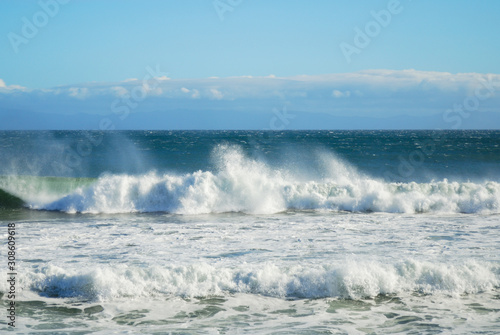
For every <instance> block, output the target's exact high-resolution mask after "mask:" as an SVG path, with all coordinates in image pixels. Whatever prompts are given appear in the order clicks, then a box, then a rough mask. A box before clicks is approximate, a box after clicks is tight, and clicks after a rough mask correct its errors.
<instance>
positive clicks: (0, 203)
mask: <svg viewBox="0 0 500 335" xmlns="http://www.w3.org/2000/svg"><path fill="white" fill-rule="evenodd" d="M24 206H25V203H24V201H23V199H20V198H18V197H16V196H15V195H12V194H10V193H8V192H5V191H4V190H2V189H1V188H0V208H22V207H24Z"/></svg>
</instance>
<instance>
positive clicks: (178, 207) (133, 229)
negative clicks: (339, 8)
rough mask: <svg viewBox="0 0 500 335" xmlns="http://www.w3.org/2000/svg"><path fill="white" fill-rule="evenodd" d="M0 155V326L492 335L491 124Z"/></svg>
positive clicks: (499, 195) (496, 235) (124, 136)
mask: <svg viewBox="0 0 500 335" xmlns="http://www.w3.org/2000/svg"><path fill="white" fill-rule="evenodd" d="M0 161H1V166H0V223H1V228H0V229H2V234H1V236H2V243H1V251H0V260H1V261H0V263H1V264H2V266H1V267H2V276H3V279H2V280H0V292H1V293H0V296H1V299H0V303H1V309H2V311H3V312H1V313H0V314H1V315H2V317H1V318H0V332H2V333H23V334H110V333H114V334H137V333H143V334H388V333H391V334H451V333H452V334H471V333H475V334H498V333H500V215H499V214H500V131H476V130H474V131H472V130H471V131H451V130H449V131H446V130H436V131H110V132H99V131H2V132H0ZM12 318H13V319H12ZM9 323H10V324H9ZM13 326H14V327H13Z"/></svg>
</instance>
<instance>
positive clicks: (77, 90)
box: [68, 87, 89, 99]
mask: <svg viewBox="0 0 500 335" xmlns="http://www.w3.org/2000/svg"><path fill="white" fill-rule="evenodd" d="M68 91H69V96H70V97H73V98H76V99H85V98H86V97H87V96H88V95H89V89H88V88H87V87H71V88H70V89H69V90H68Z"/></svg>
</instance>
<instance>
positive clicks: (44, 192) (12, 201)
mask: <svg viewBox="0 0 500 335" xmlns="http://www.w3.org/2000/svg"><path fill="white" fill-rule="evenodd" d="M95 181H96V179H94V178H66V177H42V176H18V175H9V176H0V208H2V207H3V208H19V207H24V206H31V207H34V206H43V204H46V203H50V202H52V201H55V200H57V199H60V198H62V197H63V196H65V195H68V194H70V193H72V192H73V191H75V190H76V189H78V188H81V187H85V186H87V185H90V184H92V183H93V182H95Z"/></svg>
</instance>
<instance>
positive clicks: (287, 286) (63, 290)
mask: <svg viewBox="0 0 500 335" xmlns="http://www.w3.org/2000/svg"><path fill="white" fill-rule="evenodd" d="M21 284H22V286H23V287H25V288H29V289H30V290H32V291H35V292H38V294H40V295H42V296H48V297H59V298H68V297H71V298H80V299H85V300H96V301H97V300H99V301H110V300H114V299H120V298H130V297H161V296H165V295H166V296H168V295H175V296H182V297H203V296H210V295H226V294H234V293H249V294H258V295H264V296H272V297H279V298H324V297H339V298H350V299H359V298H366V297H374V296H377V295H380V294H402V293H413V292H419V293H425V294H436V293H442V294H446V295H450V296H458V295H461V294H466V293H479V292H487V291H490V290H492V289H494V288H498V287H499V286H500V268H499V267H498V265H493V264H491V263H486V262H484V263H479V262H475V261H468V262H466V263H462V264H454V265H450V264H435V263H429V262H421V261H415V260H412V261H406V262H403V263H399V264H395V265H386V264H381V263H378V262H347V263H345V264H342V265H324V266H314V267H307V268H306V267H303V266H298V265H297V266H293V267H289V268H283V267H279V266H277V265H274V264H272V263H267V264H261V265H246V266H244V267H243V266H241V267H239V268H219V267H215V266H213V265H209V264H205V263H198V264H192V265H188V266H180V267H165V268H160V267H150V268H139V267H129V266H110V267H106V268H95V269H93V270H64V269H62V268H59V267H56V266H52V265H49V266H46V267H43V268H42V269H41V270H39V271H37V272H33V273H29V274H23V278H22V281H21Z"/></svg>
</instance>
